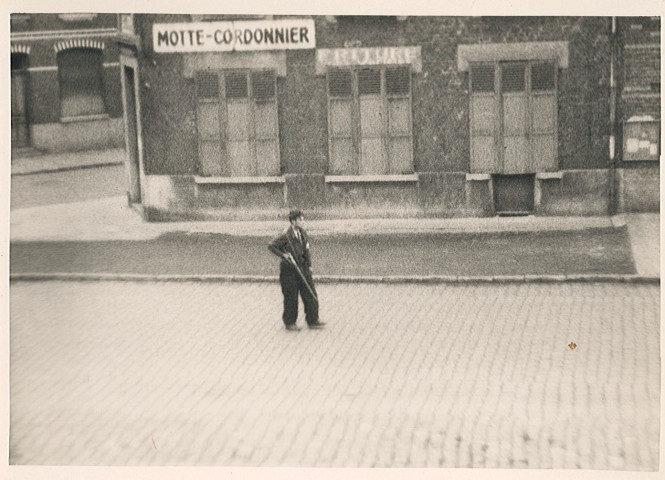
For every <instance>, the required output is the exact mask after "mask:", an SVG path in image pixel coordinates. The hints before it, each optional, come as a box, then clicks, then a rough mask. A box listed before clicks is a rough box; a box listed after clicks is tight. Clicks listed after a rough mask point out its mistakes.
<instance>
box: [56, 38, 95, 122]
mask: <svg viewBox="0 0 665 480" xmlns="http://www.w3.org/2000/svg"><path fill="white" fill-rule="evenodd" d="M81 52H89V53H93V52H94V54H95V56H96V57H97V60H98V63H97V65H95V68H96V69H97V72H96V77H97V78H96V84H97V85H96V87H97V92H96V93H97V96H98V97H99V99H98V100H99V103H100V104H101V108H91V109H90V111H87V112H83V113H80V114H77V115H68V114H66V113H69V112H65V111H64V108H66V107H64V105H63V104H65V103H66V102H67V100H68V99H69V98H71V97H74V95H71V93H70V92H69V91H67V89H66V88H63V87H64V85H67V86H69V85H70V84H71V80H67V81H64V80H63V79H65V75H66V74H68V73H69V69H70V68H72V66H71V65H66V67H67V68H63V65H62V63H63V62H64V61H63V59H64V57H65V56H66V55H68V54H76V53H81ZM81 63H82V62H76V64H77V65H79V66H80V65H81ZM56 65H57V69H58V101H59V105H60V121H62V122H68V121H76V120H79V119H81V120H85V119H89V118H100V117H107V116H108V107H107V105H106V91H105V85H104V80H105V79H104V75H105V74H104V52H103V51H102V50H101V49H99V48H92V47H75V48H68V49H66V50H61V51H59V52H58V53H57V55H56ZM91 76H92V75H91ZM66 94H68V96H67V98H65V95H66ZM96 110H99V111H96Z"/></svg>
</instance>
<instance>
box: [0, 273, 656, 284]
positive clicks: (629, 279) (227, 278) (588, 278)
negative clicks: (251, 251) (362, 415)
mask: <svg viewBox="0 0 665 480" xmlns="http://www.w3.org/2000/svg"><path fill="white" fill-rule="evenodd" d="M52 280H60V281H118V282H210V283H224V282H245V283H262V282H266V283H268V282H270V283H276V282H278V281H279V277H278V276H276V275H275V276H272V275H150V274H132V273H128V274H124V273H121V274H116V273H13V274H10V275H9V281H10V282H21V281H36V282H40V281H52ZM314 280H316V282H317V283H385V284H466V283H495V284H508V283H640V284H654V285H659V284H660V277H659V276H652V275H593V274H590V275H584V274H575V275H495V276H456V275H450V276H446V275H430V276H387V277H379V276H347V275H321V276H315V277H314Z"/></svg>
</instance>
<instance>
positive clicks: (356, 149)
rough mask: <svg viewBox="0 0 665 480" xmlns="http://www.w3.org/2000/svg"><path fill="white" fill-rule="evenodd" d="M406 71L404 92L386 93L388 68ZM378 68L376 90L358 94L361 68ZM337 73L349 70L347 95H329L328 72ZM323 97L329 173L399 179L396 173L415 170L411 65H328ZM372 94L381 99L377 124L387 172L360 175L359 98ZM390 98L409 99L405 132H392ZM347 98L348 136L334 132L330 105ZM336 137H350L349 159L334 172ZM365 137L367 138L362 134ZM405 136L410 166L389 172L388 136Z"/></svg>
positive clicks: (344, 176)
mask: <svg viewBox="0 0 665 480" xmlns="http://www.w3.org/2000/svg"><path fill="white" fill-rule="evenodd" d="M400 69H403V70H405V71H406V75H407V77H408V91H407V92H405V93H389V92H388V89H387V72H388V71H389V70H400ZM364 70H365V71H366V70H369V71H375V72H376V71H378V72H379V74H380V79H379V84H380V85H379V93H362V94H361V93H360V75H361V72H362V71H364ZM337 72H347V73H350V82H351V89H350V95H349V96H335V95H331V92H330V85H331V75H333V74H335V73H337ZM325 78H326V99H327V106H328V113H327V120H328V164H327V174H328V175H329V176H337V177H343V178H350V177H352V176H356V177H362V176H366V177H372V178H375V177H381V176H384V177H391V178H398V177H399V176H411V175H413V173H414V172H415V165H414V161H413V72H412V71H411V65H410V64H382V65H353V66H341V67H334V68H329V69H328V70H327V71H326V77H325ZM364 96H368V97H375V98H377V97H378V98H380V99H381V108H382V112H383V113H384V115H383V121H382V125H381V127H380V130H381V136H380V137H379V138H380V139H381V144H382V148H383V152H384V155H385V161H386V163H387V170H388V171H387V172H372V173H369V174H361V173H360V170H361V163H362V161H363V159H362V140H363V134H362V118H361V97H364ZM393 99H403V100H407V101H408V110H409V111H408V133H401V134H391V116H390V106H391V105H390V103H391V100H393ZM339 101H348V102H350V104H351V108H350V118H349V120H348V121H349V122H350V124H351V126H350V127H351V128H350V137H349V136H348V135H340V134H336V133H335V132H334V131H333V118H332V117H333V107H332V104H333V103H334V102H339ZM335 138H338V139H339V138H350V139H351V158H350V159H348V160H347V162H346V163H347V164H350V167H348V168H347V169H346V170H344V171H334V170H335V169H334V168H333V160H334V159H333V148H334V147H333V140H334V139H335ZM365 138H367V137H365ZM397 138H407V139H408V143H409V162H408V163H409V169H408V172H407V171H401V172H394V171H392V162H391V157H390V141H391V139H397Z"/></svg>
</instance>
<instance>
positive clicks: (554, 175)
mask: <svg viewBox="0 0 665 480" xmlns="http://www.w3.org/2000/svg"><path fill="white" fill-rule="evenodd" d="M562 178H563V172H561V171H559V172H539V173H536V180H561V179H562Z"/></svg>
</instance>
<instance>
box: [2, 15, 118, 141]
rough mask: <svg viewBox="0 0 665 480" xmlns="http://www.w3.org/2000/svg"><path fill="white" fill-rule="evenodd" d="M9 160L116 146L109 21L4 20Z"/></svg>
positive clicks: (112, 19) (113, 43)
mask: <svg viewBox="0 0 665 480" xmlns="http://www.w3.org/2000/svg"><path fill="white" fill-rule="evenodd" d="M10 20H11V26H10V48H11V99H12V106H11V112H12V116H11V135H12V136H11V139H12V153H13V154H14V153H16V152H19V151H20V150H22V149H23V150H25V149H37V150H41V151H45V152H68V151H77V150H94V149H102V148H110V147H112V148H118V147H122V145H123V122H122V102H121V94H120V74H119V62H118V50H119V48H118V42H117V35H118V15H117V14H102V13H100V14H96V13H93V14H81V13H74V14H72V13H69V14H67V13H61V14H57V13H49V14H12V15H11V17H10Z"/></svg>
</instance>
